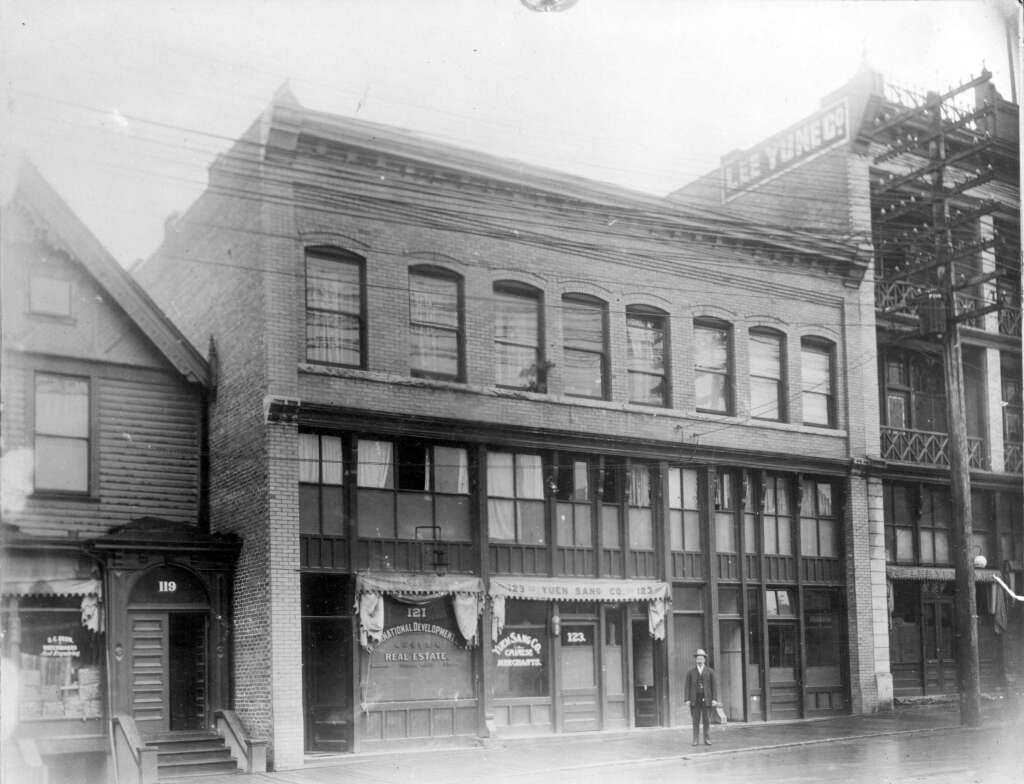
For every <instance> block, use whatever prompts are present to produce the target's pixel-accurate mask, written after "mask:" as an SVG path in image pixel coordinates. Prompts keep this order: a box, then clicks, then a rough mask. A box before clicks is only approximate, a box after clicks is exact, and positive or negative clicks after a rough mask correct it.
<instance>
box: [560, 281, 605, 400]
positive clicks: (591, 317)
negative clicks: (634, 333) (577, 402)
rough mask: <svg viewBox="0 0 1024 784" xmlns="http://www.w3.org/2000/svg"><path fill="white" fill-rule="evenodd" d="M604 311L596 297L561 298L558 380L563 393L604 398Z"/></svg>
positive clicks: (582, 295) (567, 296)
mask: <svg viewBox="0 0 1024 784" xmlns="http://www.w3.org/2000/svg"><path fill="white" fill-rule="evenodd" d="M606 322H607V308H606V306H605V303H604V302H602V301H601V300H599V299H597V298H596V297H588V296H587V295H585V294H566V295H565V296H564V297H562V330H563V333H564V338H565V345H564V349H563V355H564V359H565V367H564V368H563V371H562V377H563V379H564V381H565V394H567V395H575V396H577V397H593V398H598V399H605V398H607V396H608V360H607V357H608V330H607V323H606Z"/></svg>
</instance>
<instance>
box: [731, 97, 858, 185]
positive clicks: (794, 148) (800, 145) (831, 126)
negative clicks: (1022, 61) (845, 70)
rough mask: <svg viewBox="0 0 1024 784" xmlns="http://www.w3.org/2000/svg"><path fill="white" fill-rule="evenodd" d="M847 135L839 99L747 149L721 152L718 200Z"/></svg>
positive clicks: (842, 103) (846, 120) (845, 112)
mask: <svg viewBox="0 0 1024 784" xmlns="http://www.w3.org/2000/svg"><path fill="white" fill-rule="evenodd" d="M849 137H850V113H849V109H848V107H847V104H846V101H845V100H843V101H840V102H839V103H836V104H833V105H832V106H829V107H828V108H826V109H822V110H821V111H820V112H818V113H817V114H812V115H811V116H810V117H808V118H807V119H805V120H803V121H802V122H799V123H797V124H796V125H793V126H791V127H790V128H787V129H786V130H784V131H783V132H782V133H777V134H775V136H772V137H771V138H769V139H766V140H765V141H763V142H761V143H760V144H758V145H755V146H754V147H751V148H750V149H749V150H746V151H744V152H733V153H729V154H728V155H725V156H723V157H722V201H728V200H729V199H731V198H733V197H734V196H738V195H739V194H741V193H744V192H746V191H749V190H751V189H752V188H756V187H757V186H758V185H761V184H762V183H764V182H766V181H768V180H770V179H772V178H773V177H776V176H778V175H779V174H781V173H782V172H784V171H786V170H788V169H792V168H794V167H796V166H799V165H800V164H801V163H805V162H806V161H808V160H810V159H811V158H813V157H815V156H816V155H818V154H819V153H822V152H824V151H825V150H828V149H830V148H831V147H835V146H836V145H839V144H842V143H843V142H845V141H847V140H848V139H849Z"/></svg>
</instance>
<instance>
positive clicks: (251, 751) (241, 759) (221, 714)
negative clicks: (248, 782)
mask: <svg viewBox="0 0 1024 784" xmlns="http://www.w3.org/2000/svg"><path fill="white" fill-rule="evenodd" d="M213 715H214V718H215V720H216V722H217V734H218V735H220V736H221V737H222V738H224V742H225V743H226V744H227V746H228V748H229V749H231V751H232V753H233V754H234V757H235V759H236V760H237V763H238V768H239V770H244V771H245V772H246V773H266V772H267V742H266V741H265V740H259V739H253V738H250V737H249V736H248V735H246V733H245V728H244V727H243V726H242V722H241V720H240V719H239V718H238V715H237V714H236V713H235V712H234V711H233V710H218V711H214V714H213Z"/></svg>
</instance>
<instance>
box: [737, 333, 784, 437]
mask: <svg viewBox="0 0 1024 784" xmlns="http://www.w3.org/2000/svg"><path fill="white" fill-rule="evenodd" d="M758 339H760V340H765V339H769V340H774V341H775V342H776V343H777V345H778V348H779V362H778V376H775V377H772V376H763V375H760V374H758V373H755V372H754V363H753V361H752V358H753V356H754V349H753V346H754V344H755V342H756V341H757V340H758ZM747 351H748V362H747V367H748V368H749V373H750V382H751V383H750V385H749V386H750V417H751V419H759V420H761V421H764V422H788V421H789V410H788V408H789V407H788V406H787V405H786V403H787V395H786V388H787V384H786V335H785V333H784V332H780V331H779V330H777V329H772V328H771V327H752V328H751V329H750V331H749V332H748V334H747ZM754 379H759V380H761V381H766V382H767V381H770V382H772V383H774V384H775V404H776V407H777V410H778V415H777V416H759V415H758V413H757V403H756V402H755V400H754V384H753V381H754Z"/></svg>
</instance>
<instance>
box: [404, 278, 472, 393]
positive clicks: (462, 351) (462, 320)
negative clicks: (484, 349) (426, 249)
mask: <svg viewBox="0 0 1024 784" xmlns="http://www.w3.org/2000/svg"><path fill="white" fill-rule="evenodd" d="M414 278H424V279H427V280H433V281H446V282H449V283H452V284H454V286H455V303H456V304H455V307H456V309H457V311H458V313H457V317H456V321H457V324H456V326H455V327H452V326H450V325H445V324H434V323H431V322H426V321H424V322H419V321H414V320H413V279H414ZM406 292H407V295H408V329H409V373H410V375H412V376H413V377H414V378H433V379H439V380H444V381H464V380H465V377H466V307H465V282H464V280H463V276H462V275H460V274H459V273H458V272H455V271H453V270H450V269H447V268H445V267H438V266H435V265H431V264H414V265H411V266H410V267H409V270H408V273H407V276H406ZM416 327H421V328H423V329H426V330H432V331H434V332H439V333H448V334H454V336H455V352H456V360H455V364H456V370H455V373H444V372H441V371H436V370H429V369H424V368H419V367H416V366H415V363H414V359H415V354H414V351H413V349H414V348H415V345H416V344H415V341H414V339H413V335H414V333H415V332H416Z"/></svg>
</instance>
